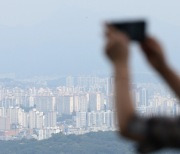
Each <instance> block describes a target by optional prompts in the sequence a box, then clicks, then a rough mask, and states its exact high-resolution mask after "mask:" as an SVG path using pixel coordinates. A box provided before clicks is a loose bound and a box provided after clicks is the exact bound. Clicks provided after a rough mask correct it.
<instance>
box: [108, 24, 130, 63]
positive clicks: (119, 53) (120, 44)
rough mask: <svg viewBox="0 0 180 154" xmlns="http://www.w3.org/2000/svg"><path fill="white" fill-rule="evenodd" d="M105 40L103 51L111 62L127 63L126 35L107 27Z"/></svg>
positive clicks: (127, 40)
mask: <svg viewBox="0 0 180 154" xmlns="http://www.w3.org/2000/svg"><path fill="white" fill-rule="evenodd" d="M106 38H107V42H106V46H105V51H106V55H107V57H108V58H109V59H110V60H111V62H112V63H113V64H116V63H119V62H120V63H121V62H122V63H123V62H127V60H128V46H129V39H128V37H127V35H126V34H124V33H123V32H120V31H118V30H116V28H114V27H112V26H107V27H106Z"/></svg>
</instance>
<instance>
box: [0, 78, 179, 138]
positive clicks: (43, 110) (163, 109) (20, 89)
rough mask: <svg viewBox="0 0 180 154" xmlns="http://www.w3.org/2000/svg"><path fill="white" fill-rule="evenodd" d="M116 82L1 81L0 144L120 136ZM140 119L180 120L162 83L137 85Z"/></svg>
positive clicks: (134, 94) (134, 88)
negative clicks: (112, 133)
mask: <svg viewBox="0 0 180 154" xmlns="http://www.w3.org/2000/svg"><path fill="white" fill-rule="evenodd" d="M113 80H114V79H113V77H101V76H66V77H61V78H53V79H49V78H46V79H41V78H36V79H26V80H14V79H7V78H5V79H0V140H20V139H24V138H25V139H36V140H43V139H48V138H50V137H51V136H52V135H53V134H56V133H63V134H65V135H69V134H76V135H80V134H85V133H88V132H98V131H116V130H117V120H116V110H115V104H114V91H113V89H114V85H113V83H114V82H113ZM131 87H132V89H131V94H132V98H133V101H134V106H135V108H136V111H137V113H138V114H139V115H140V116H148V117H149V116H157V115H166V116H173V117H174V116H177V115H179V113H180V107H179V105H178V100H177V99H176V97H175V96H174V95H173V94H172V93H171V92H170V90H169V89H168V88H167V87H166V86H165V85H164V84H163V83H157V82H152V81H150V82H147V81H146V82H137V83H135V82H133V83H131Z"/></svg>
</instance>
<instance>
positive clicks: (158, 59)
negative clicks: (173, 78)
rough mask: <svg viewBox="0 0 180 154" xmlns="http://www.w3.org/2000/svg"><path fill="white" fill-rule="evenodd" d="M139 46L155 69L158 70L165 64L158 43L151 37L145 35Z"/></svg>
mask: <svg viewBox="0 0 180 154" xmlns="http://www.w3.org/2000/svg"><path fill="white" fill-rule="evenodd" d="M141 48H142V50H143V52H144V54H145V55H146V57H147V59H148V61H149V63H150V64H151V65H152V66H153V67H154V68H155V69H157V70H160V69H162V68H163V67H164V65H165V61H166V60H165V56H164V53H163V49H162V48H161V46H160V44H159V43H158V42H157V41H156V40H155V39H153V38H151V37H147V38H146V39H145V41H144V42H142V43H141Z"/></svg>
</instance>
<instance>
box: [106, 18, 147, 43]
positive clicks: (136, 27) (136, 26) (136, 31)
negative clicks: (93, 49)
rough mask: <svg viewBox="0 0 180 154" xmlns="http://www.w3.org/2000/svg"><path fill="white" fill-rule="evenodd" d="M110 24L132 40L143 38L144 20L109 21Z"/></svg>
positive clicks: (141, 39)
mask: <svg viewBox="0 0 180 154" xmlns="http://www.w3.org/2000/svg"><path fill="white" fill-rule="evenodd" d="M110 25H112V26H114V27H115V28H117V29H119V30H120V31H122V32H124V33H126V34H127V35H128V36H129V38H130V39H131V40H133V41H143V40H144V39H145V35H146V34H145V31H146V22H145V21H128V22H111V23H110Z"/></svg>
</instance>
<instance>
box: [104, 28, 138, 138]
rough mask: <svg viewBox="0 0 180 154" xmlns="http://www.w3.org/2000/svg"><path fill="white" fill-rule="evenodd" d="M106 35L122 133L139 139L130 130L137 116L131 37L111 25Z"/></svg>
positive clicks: (107, 52) (107, 51)
mask: <svg viewBox="0 0 180 154" xmlns="http://www.w3.org/2000/svg"><path fill="white" fill-rule="evenodd" d="M106 37H107V43H106V54H107V56H108V58H109V59H110V61H111V63H112V65H113V68H114V74H115V104H116V109H117V116H118V123H119V127H120V133H121V135H123V136H125V137H128V138H131V139H133V140H138V141H139V140H140V136H133V135H130V134H131V133H130V132H129V131H128V126H129V123H130V121H131V120H132V118H133V117H134V116H135V110H134V106H133V102H132V100H131V97H130V87H129V85H130V83H129V82H130V81H129V80H130V79H129V66H128V59H129V51H128V46H129V39H128V37H127V36H126V35H125V34H123V33H121V32H119V31H117V30H115V29H114V28H112V27H109V26H108V27H107V32H106Z"/></svg>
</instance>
